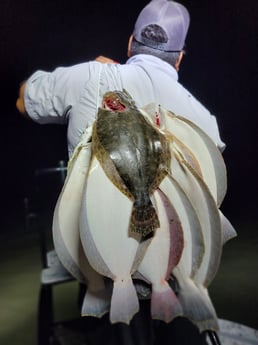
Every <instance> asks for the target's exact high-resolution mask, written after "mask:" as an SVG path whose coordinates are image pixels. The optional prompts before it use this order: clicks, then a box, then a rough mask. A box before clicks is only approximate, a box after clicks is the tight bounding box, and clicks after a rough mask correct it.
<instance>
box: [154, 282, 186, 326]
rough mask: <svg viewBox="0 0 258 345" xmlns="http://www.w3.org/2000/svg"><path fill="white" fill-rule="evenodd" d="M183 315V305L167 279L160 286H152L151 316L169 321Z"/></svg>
mask: <svg viewBox="0 0 258 345" xmlns="http://www.w3.org/2000/svg"><path fill="white" fill-rule="evenodd" d="M182 315H183V309H182V306H181V304H180V302H179V300H178V298H177V296H176V295H175V293H174V291H173V290H172V289H171V287H170V286H169V285H168V283H167V282H166V281H165V282H164V283H163V284H161V285H160V286H157V287H155V286H152V295H151V316H152V318H153V319H157V320H162V321H164V322H166V323H169V322H171V321H172V320H173V319H175V318H176V317H177V316H182Z"/></svg>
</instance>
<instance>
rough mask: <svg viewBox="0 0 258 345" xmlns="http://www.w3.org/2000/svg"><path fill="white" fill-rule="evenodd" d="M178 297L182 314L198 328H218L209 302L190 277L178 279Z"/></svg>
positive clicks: (213, 310)
mask: <svg viewBox="0 0 258 345" xmlns="http://www.w3.org/2000/svg"><path fill="white" fill-rule="evenodd" d="M176 278H177V280H178V283H179V292H178V298H179V301H180V302H181V304H182V307H183V311H184V316H185V317H186V318H188V319H189V320H191V321H192V322H193V323H194V324H195V325H196V326H197V327H198V328H199V330H200V332H203V331H205V330H218V319H217V315H216V312H215V309H214V308H213V306H212V304H211V303H208V301H207V298H206V296H205V295H204V294H203V292H202V291H201V290H200V289H199V288H198V287H197V286H196V284H195V283H194V282H193V280H191V279H190V278H184V281H183V280H181V279H178V277H177V276H176Z"/></svg>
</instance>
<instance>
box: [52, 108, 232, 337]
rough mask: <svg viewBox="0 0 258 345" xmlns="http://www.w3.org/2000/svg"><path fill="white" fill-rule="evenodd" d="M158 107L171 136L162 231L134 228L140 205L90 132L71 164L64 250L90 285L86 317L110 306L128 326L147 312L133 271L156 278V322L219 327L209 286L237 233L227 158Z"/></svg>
mask: <svg viewBox="0 0 258 345" xmlns="http://www.w3.org/2000/svg"><path fill="white" fill-rule="evenodd" d="M156 110H157V106H156V105H149V106H147V107H145V108H144V110H143V114H144V115H145V117H146V118H147V119H148V120H149V122H151V123H152V124H153V125H154V126H155V112H156ZM159 113H160V120H161V121H160V122H161V126H160V127H156V129H158V130H159V131H160V132H161V133H162V134H164V135H165V136H166V137H167V140H168V141H170V149H171V156H172V159H171V170H170V171H168V174H167V176H166V177H165V178H164V179H163V181H162V182H161V183H160V185H159V188H158V189H157V190H156V191H155V192H154V194H153V195H152V196H151V199H152V202H153V205H154V207H155V209H156V211H157V214H158V218H159V222H160V228H158V229H156V231H155V234H154V236H153V237H152V238H149V239H147V240H145V241H141V236H140V235H139V234H137V233H135V234H132V233H130V234H129V232H128V229H129V222H130V216H131V212H132V201H131V200H129V199H128V198H127V197H126V196H125V195H124V194H123V193H122V192H121V191H120V190H119V189H118V188H116V187H115V186H114V184H113V183H112V182H111V181H110V180H109V179H108V177H107V175H106V174H105V172H104V170H103V169H102V168H101V166H100V163H99V162H98V160H97V159H96V157H92V156H91V150H90V144H89V143H88V142H87V141H88V140H89V138H90V135H91V128H90V129H88V132H86V135H85V136H84V137H83V139H82V142H81V143H80V144H79V145H78V147H77V148H76V150H75V153H74V156H73V157H72V159H71V161H70V168H69V174H68V176H67V179H66V182H65V185H64V188H63V190H62V192H61V194H60V197H59V199H58V202H57V205H56V209H55V214H54V220H53V234H54V242H55V247H56V251H57V254H58V256H59V258H60V260H61V262H62V263H63V265H64V266H65V267H66V268H67V270H68V271H69V272H70V273H71V274H72V275H73V276H74V277H75V278H76V279H78V280H80V281H84V282H85V283H86V284H87V286H88V289H87V294H86V296H85V298H84V302H83V305H82V315H94V316H98V317H100V316H102V315H103V314H104V313H106V312H107V311H109V312H110V321H111V323H116V322H123V323H127V324H129V323H130V321H131V319H132V318H133V316H134V315H135V314H136V313H137V312H138V310H139V301H138V296H137V293H136V289H135V287H134V284H133V280H132V275H133V276H134V277H137V278H138V277H140V279H144V281H145V282H148V284H151V290H152V293H151V317H152V318H154V319H160V320H163V321H165V322H170V321H172V320H173V319H174V318H175V317H177V316H179V315H182V316H185V317H187V318H189V319H190V320H192V322H194V323H195V324H196V325H197V326H198V328H199V329H200V331H203V330H206V329H211V330H217V329H218V322H217V315H216V312H215V309H214V307H213V305H212V302H211V299H210V297H209V294H208V290H207V287H208V286H209V285H210V283H211V282H212V280H213V278H214V276H215V275H216V272H217V270H218V268H219V264H220V260H221V254H222V247H223V244H224V243H225V242H226V241H228V240H229V239H231V238H233V237H235V236H236V232H235V230H234V228H233V226H232V225H231V223H230V222H229V221H228V219H227V218H226V217H225V216H224V215H223V214H222V212H221V211H220V210H219V207H220V205H221V203H222V201H223V199H224V196H225V193H226V188H227V176H226V168H225V164H224V161H223V158H222V156H221V153H220V152H219V150H218V149H217V148H216V146H215V144H214V143H213V142H212V140H211V139H210V138H209V137H208V136H207V135H206V134H205V133H204V132H203V131H202V130H201V129H200V128H199V127H197V126H196V125H194V124H193V123H191V122H190V121H188V120H186V119H184V118H181V117H180V116H175V115H174V114H173V113H171V112H169V111H166V110H165V109H163V108H161V107H159ZM182 239H183V246H182V248H181V247H180V246H181V245H182V243H181V242H180V241H181V240H182ZM180 243H181V244H180ZM180 248H181V249H180ZM170 275H173V277H174V278H175V279H176V281H177V283H178V292H177V295H176V294H175V291H173V290H172V289H171V287H170V286H169V284H168V279H169V277H170ZM105 277H106V278H105ZM104 278H105V279H104ZM106 280H108V281H110V282H112V284H113V289H112V291H110V290H108V289H107V288H106V284H105V282H106Z"/></svg>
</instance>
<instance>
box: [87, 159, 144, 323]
mask: <svg viewBox="0 0 258 345" xmlns="http://www.w3.org/2000/svg"><path fill="white" fill-rule="evenodd" d="M96 186H98V190H97V191H96ZM131 209H132V202H131V201H130V200H129V199H128V198H127V197H126V196H125V195H124V194H123V193H121V192H120V191H119V190H118V189H117V188H116V187H115V186H114V185H113V184H112V183H110V181H109V179H108V178H107V176H106V174H105V173H104V171H103V170H102V168H101V166H100V164H99V162H98V161H97V159H96V158H93V161H92V166H91V169H90V172H89V176H88V179H87V183H86V185H85V189H84V192H83V200H82V209H81V226H80V233H81V240H82V244H83V247H84V250H85V252H86V253H87V256H88V258H89V261H90V264H91V265H92V267H93V268H94V269H95V270H96V271H97V272H99V273H100V274H102V275H104V276H107V277H109V278H110V279H112V280H113V282H114V285H113V293H112V298H111V308H110V320H111V322H112V323H115V322H124V323H129V322H130V320H131V319H132V317H133V316H134V314H135V313H136V312H137V311H138V310H139V302H138V297H137V294H136V291H135V288H134V286H133V282H132V278H131V275H132V273H133V272H134V271H135V268H136V267H137V266H138V263H137V261H138V260H140V258H141V256H143V254H142V253H141V250H140V245H139V240H138V239H137V238H134V237H129V236H128V228H129V220H130V214H131ZM138 258H139V259H138Z"/></svg>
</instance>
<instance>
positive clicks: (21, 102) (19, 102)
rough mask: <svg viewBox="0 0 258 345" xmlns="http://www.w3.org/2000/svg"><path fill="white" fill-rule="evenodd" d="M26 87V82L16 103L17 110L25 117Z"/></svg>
mask: <svg viewBox="0 0 258 345" xmlns="http://www.w3.org/2000/svg"><path fill="white" fill-rule="evenodd" d="M25 86H26V82H25V81H24V82H23V83H22V84H21V86H20V92H19V97H18V98H17V101H16V108H17V109H18V111H19V112H20V113H21V114H23V115H25V114H26V109H25V105H24V91H25Z"/></svg>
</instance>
